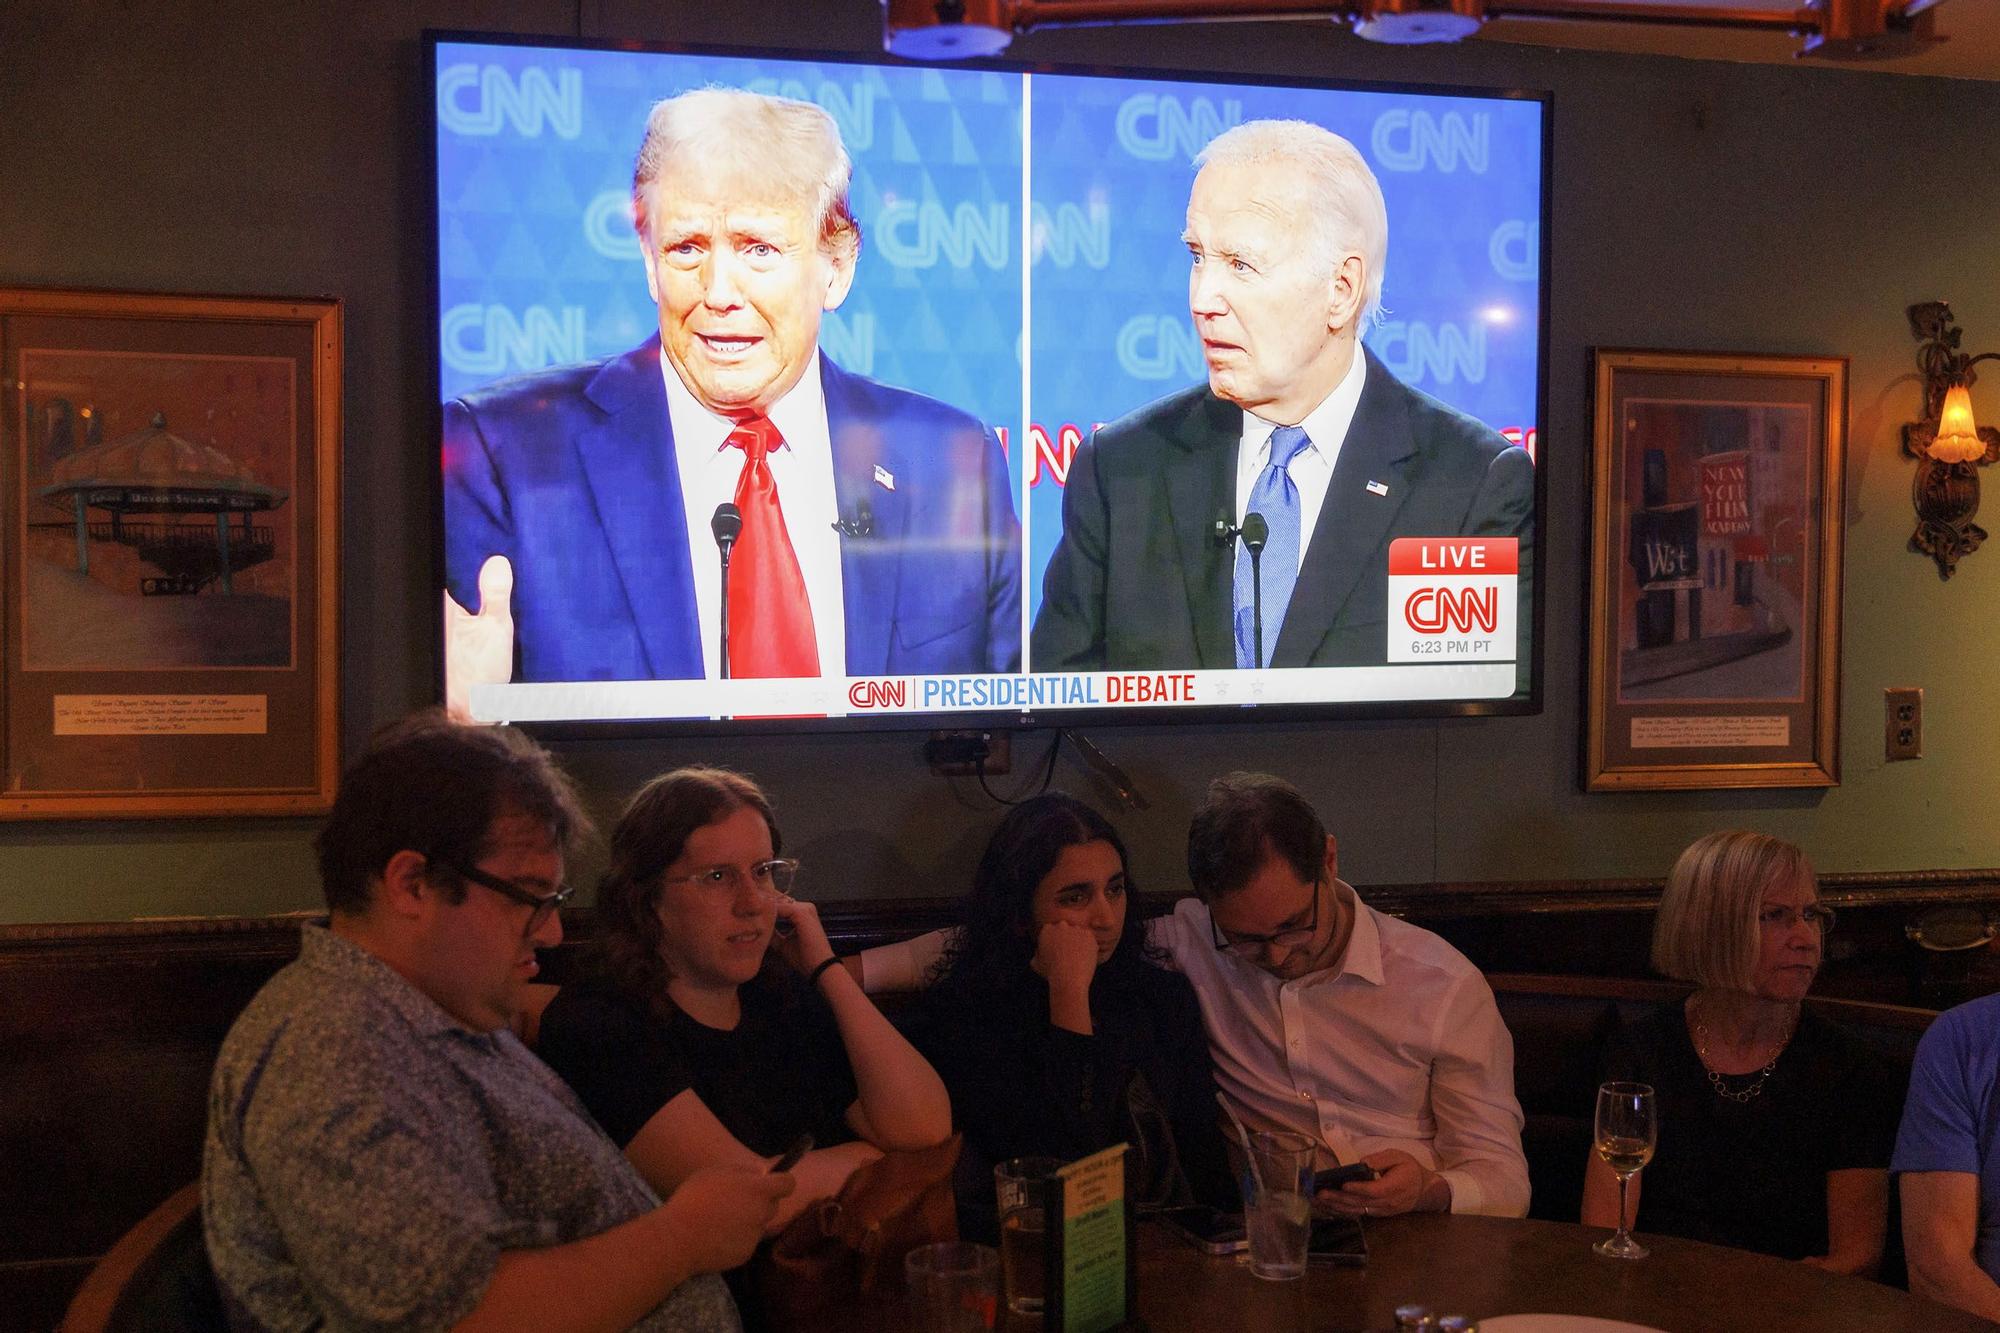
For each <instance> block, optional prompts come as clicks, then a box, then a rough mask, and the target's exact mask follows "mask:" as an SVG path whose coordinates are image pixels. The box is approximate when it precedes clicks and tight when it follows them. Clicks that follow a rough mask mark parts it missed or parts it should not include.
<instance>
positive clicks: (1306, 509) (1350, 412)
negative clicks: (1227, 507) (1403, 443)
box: [1236, 343, 1368, 568]
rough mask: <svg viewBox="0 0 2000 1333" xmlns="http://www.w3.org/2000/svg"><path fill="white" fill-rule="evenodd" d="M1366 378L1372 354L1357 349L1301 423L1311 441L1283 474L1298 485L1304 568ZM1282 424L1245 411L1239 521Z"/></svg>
mask: <svg viewBox="0 0 2000 1333" xmlns="http://www.w3.org/2000/svg"><path fill="white" fill-rule="evenodd" d="M1367 381H1368V358H1366V357H1364V356H1362V355H1361V347H1360V344H1358V343H1357V344H1356V345H1355V348H1354V363H1353V364H1352V365H1350V366H1349V367H1348V368H1347V374H1346V375H1344V376H1342V377H1341V381H1340V383H1339V384H1336V385H1335V386H1334V387H1333V392H1332V393H1330V394H1328V395H1327V396H1326V397H1325V398H1324V399H1322V400H1321V402H1320V405H1319V406H1318V407H1315V408H1314V409H1313V410H1312V411H1311V412H1309V413H1307V414H1306V419H1305V420H1304V421H1301V422H1300V423H1299V425H1300V426H1302V427H1304V429H1305V432H1306V438H1307V439H1309V440H1311V441H1312V443H1310V444H1309V445H1307V446H1306V447H1305V448H1303V449H1301V450H1299V451H1298V453H1296V454H1294V455H1293V456H1292V461H1291V465H1290V466H1289V467H1287V468H1286V469H1285V475H1287V476H1289V477H1290V478H1291V479H1292V485H1294V486H1296V487H1298V488H1299V524H1300V527H1299V567H1300V568H1304V567H1305V559H1306V547H1308V546H1310V545H1311V544H1312V537H1313V528H1314V527H1315V526H1316V525H1317V524H1318V523H1319V511H1320V509H1321V507H1322V506H1324V505H1325V503H1326V488H1327V487H1328V486H1329V485H1330V484H1332V482H1333V465H1334V464H1335V463H1337V462H1339V461H1340V446H1341V445H1343V444H1345V443H1346V442H1347V428H1348V427H1349V426H1351V425H1353V424H1354V410H1355V409H1356V408H1357V407H1359V406H1360V405H1361V386H1362V385H1363V384H1365V383H1367ZM1277 428H1278V423H1276V422H1274V421H1266V420H1264V418H1262V417H1260V416H1258V415H1257V414H1256V413H1254V412H1249V411H1245V412H1244V413H1243V438H1242V442H1241V443H1239V444H1238V445H1237V447H1236V521H1237V523H1239V524H1240V523H1242V522H1243V515H1244V514H1246V513H1248V512H1249V509H1250V491H1251V488H1252V487H1254V486H1256V484H1257V477H1258V475H1259V474H1260V473H1262V472H1263V471H1264V466H1265V464H1267V463H1269V462H1270V461H1271V432H1272V431H1274V430H1276V429H1277Z"/></svg>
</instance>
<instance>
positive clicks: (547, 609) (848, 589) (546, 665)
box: [444, 339, 1021, 681]
mask: <svg viewBox="0 0 2000 1333" xmlns="http://www.w3.org/2000/svg"><path fill="white" fill-rule="evenodd" d="M820 367H821V375H820V380H821V384H822V386H823V387H824V389H825V393H826V420H827V429H828V434H829V436H830V437H831V440H832V443H833V473H834V491H835V494H836V496H837V498H838V500H839V505H840V512H841V513H842V514H843V515H849V516H852V515H855V514H857V513H858V512H859V507H860V505H861V504H862V503H863V502H864V501H865V502H866V504H867V505H868V506H869V508H870V509H871V510H872V511H873V516H874V531H873V533H872V535H869V536H860V537H856V536H843V537H842V538H841V542H840V568H841V587H842V597H843V600H844V602H845V610H846V616H847V661H846V663H845V664H844V665H845V670H846V673H847V674H848V675H853V676H868V675H889V674H903V673H907V674H913V675H915V674H940V673H952V672H981V671H1014V670H1018V669H1019V667H1020V661H1021V571H1020V559H1021V528H1020V523H1019V522H1018V520H1017V519H1016V518H1015V516H1014V505H1013V498H1012V494H1011V492H1010V491H1009V489H1008V484H1007V468H1006V462H1005V458H1004V456H1003V454H1002V453H1001V450H1000V447H999V445H998V443H997V442H996V441H995V440H994V438H993V436H992V435H991V434H990V433H989V432H988V431H987V430H986V428H985V427H984V426H982V425H981V424H980V423H979V422H978V421H976V420H974V419H973V418H972V417H971V416H968V415H967V414H966V413H964V412H961V411H959V410H958V409H956V408H954V407H949V406H947V405H946V404H944V403H941V402H938V401H937V400H936V399H934V398H926V397H924V396H923V395H921V394H916V393H910V392H907V391H906V390H902V389H893V388H890V387H889V386H887V385H883V384H877V383H875V382H874V381H873V380H869V379H864V378H862V377H861V376H859V375H850V374H848V373H847V372H846V371H844V370H841V369H840V368H839V367H838V366H836V365H834V364H833V362H832V361H830V360H828V359H827V358H826V356H825V355H824V354H822V355H821V357H820ZM878 467H879V468H881V469H883V470H884V471H885V472H886V473H887V474H888V475H889V476H890V477H892V478H893V479H894V482H895V489H893V490H890V489H888V488H887V487H885V486H884V485H883V484H881V482H879V481H878V480H877V475H876V469H877V468H878ZM444 509H445V578H446V583H447V587H448V589H449V591H450V593H451V595H452V597H453V599H455V600H456V601H457V602H458V604H459V605H460V606H462V607H464V608H465V609H466V610H468V611H473V610H477V609H478V605H479V567H480V565H481V564H483V563H484V562H485V560H486V559H487V557H489V556H494V555H504V556H506V557H507V558H508V560H509V561H510V562H511V563H512V564H513V566H514V600H513V611H514V647H515V669H514V679H515V680H522V681H571V680H574V681H582V680H682V679H695V678H699V677H700V676H701V675H702V674H703V672H702V659H703V654H704V651H705V650H706V651H709V652H712V651H713V650H714V645H712V644H710V645H703V644H702V643H701V642H700V629H699V627H698V625H697V623H696V616H695V599H694V576H693V571H692V569H691V567H690V565H689V560H688V533H687V518H686V509H685V507H684V506H683V504H682V501H681V484H680V470H679V468H678V466H677V465H676V463H675V461H674V442H673V430H672V427H671V426H670V424H669V421H668V416H667V395H666V389H665V386H664V385H663V384H662V382H661V379H660V344H659V341H658V340H657V339H648V340H647V341H646V343H645V344H644V345H643V346H641V347H638V348H635V349H634V350H632V351H630V352H627V353H626V354H625V355H623V356H620V357H614V358H612V359H610V360H606V361H593V362H588V363H586V364H583V365H577V366H565V367H562V368H559V369H556V370H548V371H542V372H538V373H535V374H531V375H521V376H517V377H515V378H512V379H508V380H503V381H501V382H500V383H498V384H493V385H488V386H486V387H484V388H481V389H477V390H475V391H473V392H471V393H468V394H466V395H465V396H464V397H462V398H459V399H456V400H454V401H453V402H450V403H447V404H445V410H444ZM704 540H705V538H704ZM821 665H822V667H823V668H824V669H825V671H826V673H827V674H829V675H836V674H839V673H840V671H841V669H842V664H839V663H822V664H821Z"/></svg>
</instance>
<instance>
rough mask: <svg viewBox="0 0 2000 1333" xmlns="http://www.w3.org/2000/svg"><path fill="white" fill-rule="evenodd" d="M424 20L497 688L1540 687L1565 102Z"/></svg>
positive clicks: (448, 646)
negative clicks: (434, 29)
mask: <svg viewBox="0 0 2000 1333" xmlns="http://www.w3.org/2000/svg"><path fill="white" fill-rule="evenodd" d="M431 51H432V56H433V65H432V74H433V77H434V93H435V99H434V105H435V111H436V122H435V132H436V156H435V164H436V181H435V184H436V192H437V193H436V202H437V234H436V245H437V249H436V258H437V299H438V309H437V314H438V363H437V369H438V382H439V390H440V397H441V401H442V403H443V411H442V426H441V462H442V470H443V494H444V502H443V547H444V555H445V568H444V585H445V586H444V597H443V599H442V606H441V613H442V617H443V623H442V626H441V629H442V633H443V638H444V662H445V694H446V697H447V699H448V700H449V701H450V702H452V703H454V704H456V705H458V706H461V707H464V708H466V709H468V710H469V711H470V712H471V713H472V715H473V716H476V717H479V718H483V719H488V720H493V721H514V722H538V723H568V722H593V721H633V720H643V721H649V722H676V721H678V722H683V723H700V724H704V725H709V726H713V725H716V724H717V723H718V721H719V720H724V719H727V720H729V721H730V722H731V723H732V724H733V723H734V722H735V721H737V720H744V721H749V720H755V719H772V718H784V719H790V720H791V725H798V719H805V718H811V719H835V720H838V719H846V720H847V721H848V722H850V723H858V724H863V725H866V724H869V723H870V720H873V721H874V724H875V725H881V724H883V721H882V720H884V719H886V720H887V722H888V724H891V725H893V724H896V723H899V722H900V723H901V724H903V725H914V726H926V727H929V726H939V725H957V724H959V723H960V722H973V721H978V722H980V723H981V724H986V723H991V722H993V721H995V720H999V719H1004V718H1010V717H1012V718H1024V719H1030V720H1044V721H1063V720H1070V719H1076V718H1084V717H1088V718H1089V719H1090V720H1104V719H1105V718H1107V717H1111V716H1115V715H1130V716H1133V717H1135V718H1157V717H1158V716H1159V710H1162V709H1167V710H1180V709H1235V710H1240V709H1241V708H1242V707H1244V706H1246V705H1254V706H1259V707H1264V708H1270V709H1274V710H1280V711H1282V712H1284V713H1286V714H1291V715H1298V714H1301V713H1304V714H1318V715H1337V714H1341V713H1355V712H1365V713H1373V714H1380V713H1384V712H1388V713H1438V712H1519V711H1528V710H1531V709H1532V708H1534V707H1536V706H1537V700H1536V697H1535V682H1536V680H1537V679H1538V673H1537V672H1536V670H1535V662H1534V656H1535V652H1536V649H1537V646H1538V642H1539V639H1538V635H1537V633H1536V625H1537V622H1538V618H1537V616H1536V614H1535V602H1534V585H1533V578H1534V571H1535V569H1536V567H1537V562H1536V555H1537V540H1538V526H1537V524H1536V521H1535V520H1536V516H1537V509H1538V505H1539V503H1540V497H1541V494H1542V486H1541V484H1540V482H1539V480H1538V477H1537V474H1536V469H1535V466H1534V460H1535V453H1536V447H1537V439H1536V426H1537V422H1538V420H1539V409H1540V407H1541V396H1542V392H1543V390H1542V385H1543V364H1544V359H1545V353H1544V327H1543V326H1544V307H1545V299H1544V294H1545V289H1546V252H1545V247H1544V244H1543V235H1544V231H1545V227H1544V216H1543V212H1544V200H1545V198H1546V173H1547V147H1546V141H1547V117H1548V107H1547V104H1546V102H1545V101H1544V100H1543V99H1541V98H1539V97H1531V96H1518V95H1507V94H1497V93H1485V92H1480V93H1467V92H1463V91H1457V90H1453V91H1446V90H1441V89H1424V90H1407V89H1389V88H1378V87H1333V86H1320V85H1299V84H1295V83H1286V84H1282V85H1280V84H1273V83H1249V82H1241V81H1237V82H1225V81H1221V80H1218V79H1215V78H1213V77H1170V76H1166V75H1162V74H1159V73H1152V72H1148V73H1146V74H1143V75H1140V74H1134V75H1131V76H1122V75H1107V74H1103V73H1090V74H1082V73H1077V74H1069V73H1061V72H1050V71H1048V70H1046V69H1042V68H1036V69H1033V70H1029V69H1021V68H1008V67H1002V66H999V65H990V64H979V65H973V66H946V67H930V66H919V65H911V64H902V63H890V62H882V63H865V62H848V61H844V60H834V59H812V60H801V59H796V58H789V57H787V58H779V57H776V56H767V55H760V54H745V53H726V52H714V51H669V50H637V49H629V48H623V47H621V48H619V49H588V48H584V47H571V46H553V45H538V44H526V43H521V42H515V41H503V40H492V39H484V38H482V39H476V40H475V39H458V38H454V37H437V38H434V39H433V41H432V47H431Z"/></svg>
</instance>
